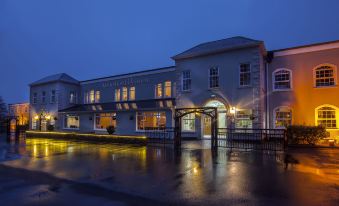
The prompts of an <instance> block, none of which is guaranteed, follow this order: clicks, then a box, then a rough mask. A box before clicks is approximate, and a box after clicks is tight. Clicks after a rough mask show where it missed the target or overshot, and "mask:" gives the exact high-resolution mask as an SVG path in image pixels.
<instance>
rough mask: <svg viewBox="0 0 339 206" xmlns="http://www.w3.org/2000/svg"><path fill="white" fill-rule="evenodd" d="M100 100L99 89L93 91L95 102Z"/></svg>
mask: <svg viewBox="0 0 339 206" xmlns="http://www.w3.org/2000/svg"><path fill="white" fill-rule="evenodd" d="M99 102H100V91H96V92H95V103H99Z"/></svg>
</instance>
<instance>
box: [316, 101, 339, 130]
mask: <svg viewBox="0 0 339 206" xmlns="http://www.w3.org/2000/svg"><path fill="white" fill-rule="evenodd" d="M337 113H338V110H337V109H336V108H335V107H333V106H330V105H327V106H321V107H319V108H318V109H316V123H317V125H322V126H324V127H325V128H326V129H337V128H338V127H337V118H338V114H337Z"/></svg>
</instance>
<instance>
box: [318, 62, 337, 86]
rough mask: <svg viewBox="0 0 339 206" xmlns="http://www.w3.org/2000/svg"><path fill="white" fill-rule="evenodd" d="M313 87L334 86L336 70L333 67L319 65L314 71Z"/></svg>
mask: <svg viewBox="0 0 339 206" xmlns="http://www.w3.org/2000/svg"><path fill="white" fill-rule="evenodd" d="M314 77H315V86H316V87H328V86H334V85H336V81H337V68H336V67H335V66H334V65H321V66H318V67H316V69H315V70H314Z"/></svg>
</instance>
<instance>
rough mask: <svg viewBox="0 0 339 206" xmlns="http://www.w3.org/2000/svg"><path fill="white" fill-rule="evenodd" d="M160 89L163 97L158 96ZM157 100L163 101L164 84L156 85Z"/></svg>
mask: <svg viewBox="0 0 339 206" xmlns="http://www.w3.org/2000/svg"><path fill="white" fill-rule="evenodd" d="M159 86H160V87H159ZM159 88H160V90H161V95H158V91H159V90H158V89H159ZM154 92H155V98H156V99H161V98H163V97H164V89H163V83H158V84H156V85H155V91H154Z"/></svg>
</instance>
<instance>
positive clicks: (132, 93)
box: [129, 87, 135, 100]
mask: <svg viewBox="0 0 339 206" xmlns="http://www.w3.org/2000/svg"><path fill="white" fill-rule="evenodd" d="M129 100H135V87H130V88H129Z"/></svg>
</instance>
